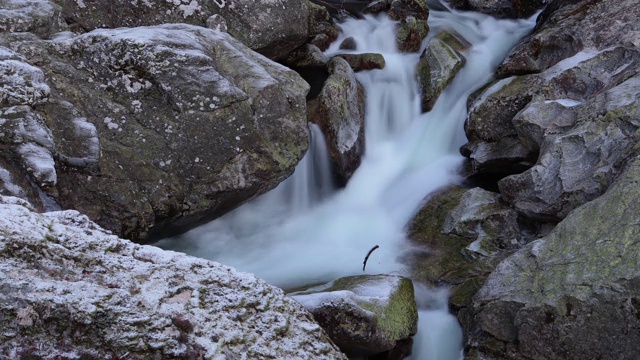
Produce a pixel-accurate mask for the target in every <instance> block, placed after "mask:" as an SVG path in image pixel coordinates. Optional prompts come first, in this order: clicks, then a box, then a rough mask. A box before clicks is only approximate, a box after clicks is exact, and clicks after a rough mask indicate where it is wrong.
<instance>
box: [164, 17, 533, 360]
mask: <svg viewBox="0 0 640 360" xmlns="http://www.w3.org/2000/svg"><path fill="white" fill-rule="evenodd" d="M437 8H438V10H433V8H432V10H431V12H430V17H429V26H430V28H431V30H430V35H429V36H430V37H431V36H433V34H437V33H438V32H439V31H442V30H446V31H448V32H450V33H452V34H454V35H456V36H458V37H461V38H463V39H464V40H465V41H466V42H468V43H469V44H470V46H469V48H468V49H467V50H466V51H465V52H464V53H463V55H464V56H465V58H466V64H465V66H464V67H463V68H462V70H461V71H460V72H459V73H458V75H457V76H456V77H455V79H454V80H453V82H452V83H451V84H450V85H449V86H448V88H447V89H446V90H445V91H444V93H443V94H442V95H441V96H440V98H439V99H438V101H437V102H436V104H435V106H434V108H433V109H432V110H431V111H430V112H428V113H421V111H420V99H419V89H418V85H417V83H416V80H415V66H416V63H417V61H418V59H419V53H412V54H403V53H400V52H399V51H398V50H397V48H396V45H395V26H396V23H395V22H394V21H392V20H390V19H389V18H388V17H386V16H384V15H381V16H376V17H374V16H365V17H364V18H363V19H349V20H346V21H345V22H343V23H342V24H341V28H342V34H341V35H340V37H339V38H338V39H337V41H336V42H335V43H334V44H332V46H331V47H330V48H329V49H328V50H327V52H326V53H327V55H329V56H332V55H335V54H337V53H339V52H349V51H343V50H339V49H338V46H339V44H340V43H341V41H342V40H343V39H345V38H347V37H353V38H354V39H355V41H356V44H357V49H358V50H357V52H358V53H361V52H375V53H381V54H382V55H383V56H384V57H385V61H386V67H385V68H384V69H382V70H371V71H364V72H360V73H358V74H357V78H358V80H359V81H360V82H361V83H362V85H363V86H364V88H365V91H366V99H367V100H366V120H365V141H366V153H365V155H364V157H363V159H362V163H361V165H360V167H359V168H358V170H357V171H356V172H355V173H354V175H353V176H352V178H351V179H350V180H349V182H348V184H347V185H346V187H345V188H343V189H337V188H335V186H334V184H333V182H332V180H331V179H332V176H331V169H330V164H329V160H328V159H327V155H326V153H327V152H326V149H325V148H324V146H325V145H324V139H323V138H322V134H321V133H320V131H319V129H318V128H317V126H315V125H314V124H310V134H311V136H310V138H311V146H310V149H309V151H308V152H307V155H306V156H305V158H304V159H303V161H302V162H301V163H300V164H299V165H298V166H297V167H296V170H295V172H294V174H293V175H292V176H291V177H290V178H289V179H287V180H286V181H285V182H283V183H282V184H280V185H279V186H278V187H277V188H276V189H274V190H272V191H271V192H269V193H267V194H265V195H263V196H261V197H260V198H258V199H256V200H254V201H252V202H250V203H248V204H246V205H244V206H242V207H239V208H238V209H236V210H234V211H232V212H230V213H228V214H226V215H225V216H223V217H221V218H219V219H217V220H215V221H213V222H211V223H209V224H206V225H204V226H201V227H199V228H197V229H194V230H192V231H190V232H188V233H186V234H183V235H181V236H179V237H178V238H172V239H165V240H162V241H161V242H160V243H158V244H157V245H159V246H161V247H164V248H169V249H173V250H178V251H183V252H186V253H189V254H192V255H195V256H199V257H204V258H208V259H211V260H215V261H217V262H220V263H223V264H225V265H230V266H234V267H236V268H237V269H239V270H242V271H247V272H251V273H254V274H256V275H257V276H259V277H261V278H263V279H265V280H266V281H268V282H269V283H271V284H274V285H276V286H279V287H282V288H285V289H287V288H289V289H290V288H295V287H298V286H303V285H310V284H319V283H324V282H328V281H331V280H335V279H336V278H339V277H342V276H348V275H356V274H362V260H363V258H364V255H366V253H367V251H368V250H369V249H371V248H372V247H373V246H374V245H379V246H380V248H379V249H378V250H376V252H374V253H373V254H372V255H371V258H370V259H369V262H368V263H367V273H374V274H375V273H394V274H401V275H405V276H410V274H409V271H408V270H407V269H406V267H405V265H404V264H403V263H402V262H401V260H400V259H401V258H402V255H403V254H404V253H405V252H407V251H411V250H412V249H411V246H410V245H409V241H408V240H407V238H406V236H405V226H406V225H407V223H408V222H409V221H410V220H411V218H412V217H413V216H414V215H415V213H416V211H417V210H418V209H419V207H420V205H421V203H422V202H423V201H424V199H425V197H427V196H428V195H429V194H430V193H431V192H433V191H434V190H437V189H439V188H441V187H443V186H445V185H449V184H452V183H456V182H458V181H459V180H460V179H459V176H458V175H457V174H458V169H459V167H460V165H461V163H462V160H463V159H462V156H461V155H460V154H459V151H458V149H459V147H460V146H461V145H463V144H464V142H465V141H466V140H465V135H464V131H463V123H464V119H465V117H466V115H467V107H466V104H467V99H468V97H469V95H470V94H471V93H472V92H473V91H475V90H477V89H478V88H480V87H481V86H483V85H484V84H486V83H487V82H488V81H490V80H491V79H492V73H493V70H494V69H495V67H496V66H497V65H498V63H499V62H500V61H501V60H502V59H503V58H504V57H505V56H506V53H507V52H508V51H509V49H511V48H512V47H513V46H514V45H515V43H516V42H517V41H518V40H519V39H520V38H522V37H523V36H524V35H526V34H527V33H528V32H529V31H531V29H532V28H533V26H534V25H535V22H534V21H533V18H532V19H529V20H519V21H513V20H496V19H494V18H491V17H489V16H486V15H482V14H477V13H463V12H458V11H453V10H450V9H446V8H444V7H442V6H438V7H437ZM428 40H429V38H427V39H425V41H424V43H423V47H424V46H425V45H426V43H427V41H428ZM416 297H417V302H418V304H419V305H420V308H421V310H420V314H419V315H420V328H419V333H418V335H417V336H416V338H415V341H414V343H415V345H414V355H413V356H412V358H413V359H437V360H447V359H459V358H460V357H461V344H462V332H461V329H460V327H459V325H458V323H457V320H456V318H455V317H454V316H453V315H451V314H450V313H449V312H448V310H447V295H446V291H444V290H429V289H426V288H422V287H420V286H416Z"/></svg>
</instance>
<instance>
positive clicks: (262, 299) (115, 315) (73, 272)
mask: <svg viewBox="0 0 640 360" xmlns="http://www.w3.org/2000/svg"><path fill="white" fill-rule="evenodd" d="M0 288H1V289H2V292H0V321H1V322H2V324H3V325H2V330H1V331H0V357H2V358H10V359H17V358H21V359H35V358H38V359H76V358H91V359H110V358H125V357H126V358H130V359H153V358H163V359H167V358H197V359H220V358H234V359H266V358H278V359H294V358H296V359H303V358H306V359H311V358H313V359H343V358H345V357H344V355H342V354H341V353H340V352H339V351H338V349H337V348H336V347H335V345H333V344H332V343H331V341H330V340H329V339H328V337H327V335H326V334H325V332H324V331H323V330H322V329H321V328H320V326H318V324H317V323H316V322H315V321H314V320H313V318H312V317H311V316H310V315H309V314H308V313H307V312H306V311H305V310H304V309H303V307H302V306H300V305H299V304H298V303H296V302H295V301H294V300H292V299H290V298H289V297H287V296H285V295H284V293H283V292H282V291H281V290H280V289H277V288H274V287H272V286H270V285H268V284H266V283H265V282H263V281H262V280H259V279H256V278H255V277H254V276H253V275H250V274H246V273H240V272H238V271H236V270H234V269H232V268H229V267H226V266H223V265H220V264H217V263H214V262H210V261H206V260H203V259H197V258H192V257H189V256H186V255H184V254H179V253H174V252H168V251H162V250H160V249H158V248H155V247H151V246H140V245H135V244H133V243H131V242H129V241H127V240H122V239H119V238H117V237H116V236H114V235H110V234H109V233H108V232H106V231H105V230H102V229H101V228H99V227H98V226H97V225H96V224H95V223H93V222H91V221H90V220H89V219H88V218H87V217H86V216H83V215H80V214H79V213H78V212H76V211H63V212H50V213H46V214H37V213H35V212H32V210H31V209H30V206H29V205H28V204H27V203H26V202H24V201H23V200H20V199H17V198H12V197H4V196H2V197H0Z"/></svg>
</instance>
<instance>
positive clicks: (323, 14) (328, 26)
mask: <svg viewBox="0 0 640 360" xmlns="http://www.w3.org/2000/svg"><path fill="white" fill-rule="evenodd" d="M339 34H340V29H339V28H338V26H337V25H336V24H335V22H334V20H333V18H332V17H331V15H330V14H329V12H328V11H327V9H326V8H325V7H323V6H320V5H316V4H314V3H309V37H310V38H312V39H311V41H310V43H311V44H312V45H315V46H317V47H318V48H319V49H320V50H322V51H324V50H327V48H328V47H329V45H330V44H331V43H332V42H333V41H335V40H336V39H337V38H338V35H339Z"/></svg>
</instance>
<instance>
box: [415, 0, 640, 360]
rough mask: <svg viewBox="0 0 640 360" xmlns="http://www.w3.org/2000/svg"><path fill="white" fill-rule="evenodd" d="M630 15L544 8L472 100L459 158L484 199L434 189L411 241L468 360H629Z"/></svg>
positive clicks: (633, 83)
mask: <svg viewBox="0 0 640 360" xmlns="http://www.w3.org/2000/svg"><path fill="white" fill-rule="evenodd" d="M469 3H471V2H470V1H469ZM487 3H488V2H487ZM639 9H640V2H639V1H637V0H623V1H593V0H582V1H580V0H556V1H551V2H550V3H549V5H548V6H547V7H546V9H545V10H544V11H543V12H542V14H541V15H540V16H539V17H538V22H537V26H536V28H535V30H534V33H533V34H532V35H530V36H528V37H527V38H525V39H524V40H523V41H522V42H521V43H520V44H519V45H518V46H516V48H515V49H513V50H512V52H511V53H510V55H509V56H508V57H507V58H506V59H505V60H504V61H503V62H502V64H501V65H500V66H499V68H498V70H497V72H496V76H497V80H496V81H495V82H494V83H492V84H489V85H488V86H487V87H485V88H484V89H482V90H481V91H479V92H478V93H477V94H476V95H475V97H472V99H471V100H470V102H469V109H470V113H469V117H468V119H467V122H466V124H465V130H466V133H467V137H468V139H469V142H468V143H467V144H466V145H465V146H464V147H463V148H462V152H463V154H464V155H466V156H467V157H469V159H470V165H471V168H472V170H471V171H472V173H474V174H476V176H475V178H476V179H478V178H479V179H481V180H485V181H484V182H483V184H484V185H487V184H489V186H486V188H487V189H489V190H491V191H487V190H483V189H479V188H475V189H463V188H451V189H446V190H443V191H442V192H441V193H439V194H436V195H434V196H433V197H432V198H431V199H429V201H428V202H427V204H426V206H425V207H424V208H423V210H422V211H421V212H420V214H419V215H418V216H417V217H416V219H415V221H414V222H413V223H412V224H411V227H410V234H411V236H412V237H413V239H414V241H415V242H417V243H420V244H425V245H427V246H429V247H430V248H431V249H432V254H434V255H432V256H427V257H426V258H425V257H424V256H423V257H422V258H418V259H414V262H415V263H416V264H417V265H415V266H414V269H415V270H414V272H415V273H416V276H417V277H418V278H420V279H425V280H427V281H430V282H433V283H440V284H448V285H450V286H452V297H451V305H452V307H453V308H454V309H455V310H456V311H457V312H458V316H459V318H460V319H461V322H462V324H463V327H464V329H465V333H466V337H467V340H466V353H467V357H468V358H470V359H584V358H598V359H633V358H636V357H637V342H638V334H640V323H639V322H638V319H639V318H640V315H639V314H640V307H639V306H638V303H639V301H640V300H638V299H640V297H639V296H640V292H639V289H640V288H638V279H639V278H640V263H639V262H638V259H639V257H638V256H639V255H640V247H639V246H638V241H637V240H638V234H637V231H636V227H637V224H636V223H637V213H638V209H636V207H637V197H638V194H637V190H638V161H640V156H639V155H640V153H639V152H638V149H639V146H640V143H639V140H640V132H639V131H638V130H639V129H640V100H639V99H640V74H639V70H640V40H639V39H640V23H638V21H637V19H638V17H639V16H640V10H639ZM496 178H498V179H500V180H499V181H498V182H497V183H495V182H494V184H493V185H490V183H491V181H495V180H494V179H496ZM556 224H557V226H556ZM524 244H527V245H524ZM523 246H524V247H523ZM518 249H520V250H518ZM514 252H515V253H514ZM496 266H497V268H496ZM494 269H495V270H494ZM487 277H488V279H487Z"/></svg>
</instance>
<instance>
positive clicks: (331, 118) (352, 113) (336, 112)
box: [308, 57, 364, 183]
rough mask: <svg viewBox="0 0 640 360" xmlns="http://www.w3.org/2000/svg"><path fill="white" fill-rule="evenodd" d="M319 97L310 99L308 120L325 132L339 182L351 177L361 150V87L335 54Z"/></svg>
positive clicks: (362, 107) (358, 161)
mask: <svg viewBox="0 0 640 360" xmlns="http://www.w3.org/2000/svg"><path fill="white" fill-rule="evenodd" d="M328 67H329V69H328V72H329V77H328V78H327V80H326V82H325V83H324V85H323V87H322V90H321V91H320V94H319V95H318V97H317V98H316V99H314V100H312V101H310V102H309V104H308V107H309V110H308V116H309V121H310V122H313V123H316V124H318V125H319V126H320V128H321V129H322V132H323V133H324V134H325V137H326V140H327V145H328V149H329V156H330V158H331V161H332V163H333V165H334V172H335V174H336V176H337V177H338V180H339V181H340V182H341V183H346V181H347V180H348V179H349V178H350V177H351V175H352V174H353V172H354V171H355V170H356V169H357V168H358V166H359V165H360V160H361V157H362V155H363V153H364V89H363V87H362V85H361V84H360V83H359V82H358V80H357V79H356V77H355V74H354V72H353V70H352V69H351V66H350V65H349V63H347V61H346V60H344V59H343V58H341V57H334V58H333V59H331V61H330V62H329V64H328Z"/></svg>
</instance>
